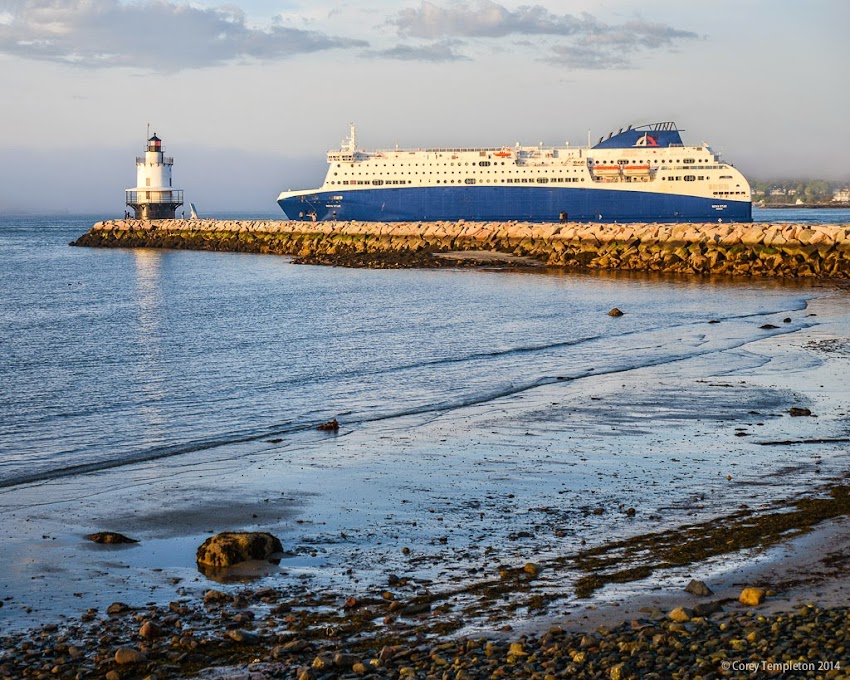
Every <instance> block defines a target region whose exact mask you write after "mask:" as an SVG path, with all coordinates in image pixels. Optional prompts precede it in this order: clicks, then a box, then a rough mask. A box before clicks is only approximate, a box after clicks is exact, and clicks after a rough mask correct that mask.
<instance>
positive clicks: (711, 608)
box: [694, 602, 723, 616]
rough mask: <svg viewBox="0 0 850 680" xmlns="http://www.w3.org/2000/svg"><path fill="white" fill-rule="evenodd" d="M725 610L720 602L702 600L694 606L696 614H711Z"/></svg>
mask: <svg viewBox="0 0 850 680" xmlns="http://www.w3.org/2000/svg"><path fill="white" fill-rule="evenodd" d="M722 611H723V605H721V604H720V603H719V602H700V603H699V604H697V605H695V606H694V616H711V615H712V614H716V613H717V612H722Z"/></svg>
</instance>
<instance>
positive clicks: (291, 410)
mask: <svg viewBox="0 0 850 680" xmlns="http://www.w3.org/2000/svg"><path fill="white" fill-rule="evenodd" d="M761 212H764V213H766V216H767V217H770V218H772V219H777V220H779V219H788V217H786V216H785V215H784V214H783V215H781V216H780V215H779V214H778V213H777V212H776V211H761ZM785 212H789V213H791V215H790V217H793V218H794V219H796V220H802V219H804V218H805V219H813V220H820V219H829V220H836V219H838V218H840V217H842V216H843V217H844V218H846V217H847V215H846V214H844V213H842V215H839V214H838V213H837V212H835V211H816V214H815V213H813V214H812V215H809V216H808V217H806V216H804V215H803V214H801V211H796V210H795V211H785ZM845 212H846V211H845ZM774 215H775V217H774ZM761 218H762V215H761V214H757V219H761ZM97 219H98V216H83V217H69V218H54V217H50V218H29V217H23V218H2V219H0V290H2V291H3V294H2V297H0V346H2V348H3V361H2V362H0V487H2V486H11V485H16V484H20V483H24V482H32V481H38V480H44V479H50V478H61V477H63V476H66V475H71V474H77V473H80V472H83V471H87V470H97V469H103V468H108V467H112V466H120V465H123V464H126V463H128V462H133V461H143V460H151V459H155V458H159V457H170V456H175V455H180V454H182V453H186V452H192V451H199V450H205V449H215V448H216V447H221V446H225V445H229V444H233V443H236V442H241V441H254V440H259V439H262V438H269V437H281V436H284V435H286V434H287V433H291V432H294V431H299V430H306V429H313V428H314V427H315V426H316V424H318V423H321V422H323V421H326V420H329V419H331V418H334V417H336V418H339V419H340V420H344V421H346V422H348V423H357V422H366V421H375V420H380V419H391V418H394V417H399V416H401V415H403V414H409V413H419V412H443V411H446V410H449V409H453V408H458V407H461V406H464V405H468V404H473V403H479V402H486V401H488V400H492V399H495V398H498V397H500V396H502V395H507V394H511V393H516V392H520V391H523V390H527V389H529V388H533V387H534V386H536V385H540V384H544V383H547V382H552V381H557V380H559V379H560V380H563V379H574V378H576V377H579V376H585V375H588V374H589V373H591V372H595V373H596V374H600V375H601V374H606V373H610V372H612V371H618V370H623V369H624V368H629V367H638V366H640V365H652V364H663V363H665V362H668V361H671V360H674V359H677V358H681V357H682V356H684V355H687V354H688V353H699V352H703V351H708V350H710V351H714V350H716V349H718V348H719V347H720V346H727V345H728V346H731V345H735V344H738V343H745V342H747V341H748V340H749V339H751V338H750V337H749V336H747V335H746V333H744V334H742V332H743V331H742V328H743V326H742V327H740V328H739V327H735V326H732V325H730V326H728V328H729V333H728V334H726V335H723V336H721V337H720V338H717V339H715V340H713V341H712V343H710V344H709V343H707V342H705V341H703V340H699V339H696V340H694V341H693V342H690V341H688V342H682V341H681V340H680V339H679V338H680V336H682V334H683V333H687V332H689V331H690V330H691V329H693V328H697V327H699V325H700V324H702V323H704V322H705V321H706V319H708V318H717V319H730V318H736V319H746V318H749V317H755V316H760V315H765V314H769V313H771V312H777V311H783V310H784V311H788V310H791V309H800V308H802V307H803V306H804V304H805V303H804V298H805V295H804V294H802V293H801V292H800V290H798V289H794V288H791V289H789V288H788V287H785V286H781V285H777V284H775V283H771V282H757V283H754V284H752V285H745V286H724V285H709V284H707V283H700V282H699V281H698V280H688V279H680V280H676V279H671V280H662V279H658V280H652V279H647V278H645V277H629V276H619V277H618V276H616V275H615V276H610V275H609V276H602V275H596V276H590V275H578V274H565V275H562V276H539V275H530V274H527V273H505V272H501V273H487V272H478V271H418V270H407V271H377V270H375V271H372V270H347V269H339V268H322V267H305V266H294V265H291V264H290V263H289V260H288V259H287V258H283V257H273V256H256V255H242V254H233V253H208V252H186V251H155V250H100V249H88V248H71V247H69V246H68V245H67V244H68V242H69V241H70V240H72V239H74V238H76V237H77V236H78V235H80V234H81V233H83V232H84V231H85V230H86V229H87V228H88V227H89V226H90V225H91V224H92V223H93V222H94V221H95V220H97ZM614 306H619V307H621V308H624V309H640V313H639V314H630V315H628V316H627V317H624V318H623V319H621V320H618V321H616V322H611V321H610V320H609V319H608V318H607V317H606V316H605V312H607V310H608V309H610V308H611V307H614ZM751 326H752V324H749V326H748V327H747V328H750V327H751ZM747 332H750V333H754V331H752V329H751V328H750V330H748V331H747ZM697 335H698V334H697ZM647 338H649V343H648V344H647ZM672 338H676V339H677V340H676V341H673V340H672Z"/></svg>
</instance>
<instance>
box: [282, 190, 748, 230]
mask: <svg viewBox="0 0 850 680" xmlns="http://www.w3.org/2000/svg"><path fill="white" fill-rule="evenodd" d="M278 204H279V205H280V207H281V208H282V209H283V211H284V213H286V216H287V217H288V218H289V219H291V220H318V221H323V220H358V221H364V222H418V221H429V222H430V221H438V220H446V221H457V220H470V221H493V222H504V221H509V220H518V221H528V222H557V221H559V219H560V217H561V213H566V215H567V219H568V220H569V221H571V222H717V221H723V222H752V203H751V202H750V201H733V200H729V199H726V198H723V199H720V198H699V197H695V196H681V195H675V194H664V193H656V192H649V191H646V192H642V191H617V190H609V189H578V188H576V189H573V188H562V187H558V188H549V187H539V188H538V187H488V186H479V187H416V188H401V187H399V188H390V189H383V188H382V189H358V190H345V189H342V188H339V189H337V190H336V191H317V192H315V193H311V194H306V195H298V196H291V197H288V198H283V199H280V200H279V201H278Z"/></svg>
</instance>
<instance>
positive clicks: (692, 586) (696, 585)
mask: <svg viewBox="0 0 850 680" xmlns="http://www.w3.org/2000/svg"><path fill="white" fill-rule="evenodd" d="M685 592H686V593H690V594H691V595H696V596H697V597H708V596H709V595H714V591H712V590H711V588H709V587H708V586H707V585H705V583H704V582H703V581H691V582H690V583H689V584H688V585H687V586H686V587H685Z"/></svg>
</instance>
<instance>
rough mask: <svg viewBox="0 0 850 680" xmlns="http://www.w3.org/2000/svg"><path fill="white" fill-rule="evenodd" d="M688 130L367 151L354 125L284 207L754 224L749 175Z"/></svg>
mask: <svg viewBox="0 0 850 680" xmlns="http://www.w3.org/2000/svg"><path fill="white" fill-rule="evenodd" d="M679 132H680V131H679V129H678V128H677V127H676V125H675V124H674V123H654V124H652V125H645V126H641V127H638V128H628V129H626V130H625V131H622V130H621V131H620V132H619V133H617V134H616V135H614V134H612V135H610V136H609V138H608V139H600V141H599V143H598V144H596V146H594V147H590V148H579V147H569V146H565V147H549V148H545V147H543V146H542V145H540V146H531V147H523V146H519V145H517V146H516V147H500V148H499V147H492V148H454V149H415V150H400V149H395V150H387V151H363V150H359V149H358V148H357V141H356V134H355V130H354V127H353V126H352V129H351V135H350V137H349V138H348V139H347V140H345V141H343V143H342V145H341V146H342V148H341V149H340V150H338V151H331V152H329V153H328V156H327V159H328V164H329V168H328V174H327V176H326V177H325V181H324V183H323V184H322V186H321V187H319V188H317V189H306V190H296V191H284V192H282V193H281V194H280V196H278V204H279V205H280V207H281V208H282V209H283V211H284V213H286V215H287V217H289V218H290V219H294V220H307V221H323V220H363V221H382V222H394V221H416V220H424V221H437V220H460V219H466V220H499V221H509V220H527V221H535V222H556V221H559V220H560V221H566V220H569V221H580V222H590V221H593V222H647V221H652V222H716V221H727V222H728V221H731V222H751V221H752V202H751V193H750V187H749V184H748V182H747V180H746V179H745V178H744V176H743V175H742V174H741V173H740V172H739V171H738V170H736V169H735V168H734V167H733V166H732V165H730V164H728V163H725V162H723V161H721V160H720V157H719V154H717V153H715V152H714V151H712V150H711V148H710V147H709V146H708V145H705V144H703V145H702V146H684V145H683V143H682V139H681V135H680V134H679Z"/></svg>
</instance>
